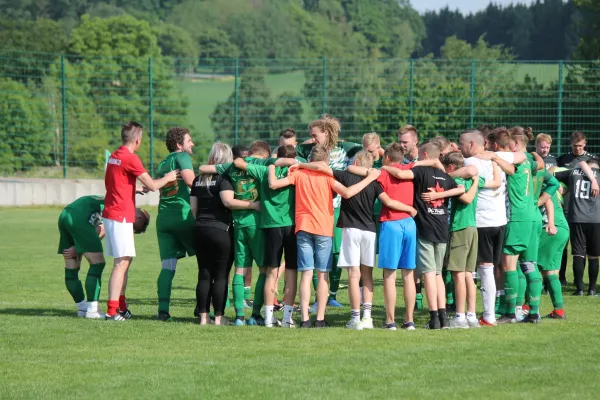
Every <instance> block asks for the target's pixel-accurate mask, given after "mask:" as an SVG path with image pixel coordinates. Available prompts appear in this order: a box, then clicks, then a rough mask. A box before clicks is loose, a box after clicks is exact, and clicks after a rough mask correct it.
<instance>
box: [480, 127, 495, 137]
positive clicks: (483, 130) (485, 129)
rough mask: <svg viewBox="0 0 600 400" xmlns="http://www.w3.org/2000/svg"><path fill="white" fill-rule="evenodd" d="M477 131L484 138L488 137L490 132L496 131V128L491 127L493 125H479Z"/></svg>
mask: <svg viewBox="0 0 600 400" xmlns="http://www.w3.org/2000/svg"><path fill="white" fill-rule="evenodd" d="M477 130H478V131H479V132H481V134H482V135H483V137H487V135H489V134H490V132H491V131H493V130H494V127H493V126H491V125H487V124H483V125H479V126H478V127H477Z"/></svg>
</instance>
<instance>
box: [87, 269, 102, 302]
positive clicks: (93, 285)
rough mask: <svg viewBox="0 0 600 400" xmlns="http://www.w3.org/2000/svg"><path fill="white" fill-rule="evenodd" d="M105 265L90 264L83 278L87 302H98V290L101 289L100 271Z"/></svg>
mask: <svg viewBox="0 0 600 400" xmlns="http://www.w3.org/2000/svg"><path fill="white" fill-rule="evenodd" d="M105 266H106V263H105V262H103V263H97V264H91V265H90V269H89V270H88V273H87V275H86V277H85V292H86V293H87V301H88V303H89V302H92V301H98V300H99V299H100V290H101V289H102V271H104V267H105Z"/></svg>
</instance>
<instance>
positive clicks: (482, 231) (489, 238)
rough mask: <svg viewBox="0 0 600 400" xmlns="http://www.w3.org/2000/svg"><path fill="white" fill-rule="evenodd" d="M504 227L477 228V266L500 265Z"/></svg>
mask: <svg viewBox="0 0 600 400" xmlns="http://www.w3.org/2000/svg"><path fill="white" fill-rule="evenodd" d="M505 228H506V226H492V227H487V228H477V235H478V236H479V244H478V247H477V265H481V264H489V263H493V264H494V265H498V264H500V256H501V255H502V247H503V246H504V229H505Z"/></svg>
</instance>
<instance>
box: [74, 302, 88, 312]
mask: <svg viewBox="0 0 600 400" xmlns="http://www.w3.org/2000/svg"><path fill="white" fill-rule="evenodd" d="M75 305H76V306H77V309H78V310H79V311H83V312H86V311H87V308H88V306H87V303H86V301H85V300H81V301H80V302H79V303H75Z"/></svg>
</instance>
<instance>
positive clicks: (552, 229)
mask: <svg viewBox="0 0 600 400" xmlns="http://www.w3.org/2000/svg"><path fill="white" fill-rule="evenodd" d="M544 206H545V207H546V216H547V217H548V225H546V232H547V233H548V235H551V236H552V235H556V233H557V232H558V229H556V225H554V203H553V202H552V199H550V200H548V201H547V202H546V203H545V204H544Z"/></svg>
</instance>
